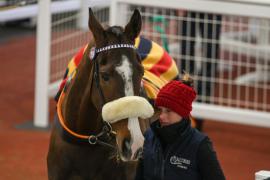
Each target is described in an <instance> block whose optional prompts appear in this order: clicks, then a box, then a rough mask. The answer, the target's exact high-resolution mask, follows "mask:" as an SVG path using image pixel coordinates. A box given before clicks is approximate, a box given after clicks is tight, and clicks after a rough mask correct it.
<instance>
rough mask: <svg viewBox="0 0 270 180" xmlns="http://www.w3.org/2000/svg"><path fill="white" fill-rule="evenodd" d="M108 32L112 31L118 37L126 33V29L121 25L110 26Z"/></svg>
mask: <svg viewBox="0 0 270 180" xmlns="http://www.w3.org/2000/svg"><path fill="white" fill-rule="evenodd" d="M106 32H107V33H111V34H113V35H115V36H116V37H121V36H123V35H124V29H123V28H122V27H120V26H112V27H109V28H108V29H107V30H106Z"/></svg>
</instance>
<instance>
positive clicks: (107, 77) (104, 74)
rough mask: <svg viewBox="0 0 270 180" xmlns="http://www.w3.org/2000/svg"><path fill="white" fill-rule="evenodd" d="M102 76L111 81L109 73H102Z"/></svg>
mask: <svg viewBox="0 0 270 180" xmlns="http://www.w3.org/2000/svg"><path fill="white" fill-rule="evenodd" d="M101 77H102V79H103V80H104V81H109V79H110V76H109V74H108V73H102V74H101Z"/></svg>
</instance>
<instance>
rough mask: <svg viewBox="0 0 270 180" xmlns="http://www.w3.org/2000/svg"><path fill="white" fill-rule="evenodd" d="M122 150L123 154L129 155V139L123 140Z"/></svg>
mask: <svg viewBox="0 0 270 180" xmlns="http://www.w3.org/2000/svg"><path fill="white" fill-rule="evenodd" d="M122 152H123V155H124V156H126V157H128V156H130V155H131V144H130V140H128V139H124V140H123V146H122Z"/></svg>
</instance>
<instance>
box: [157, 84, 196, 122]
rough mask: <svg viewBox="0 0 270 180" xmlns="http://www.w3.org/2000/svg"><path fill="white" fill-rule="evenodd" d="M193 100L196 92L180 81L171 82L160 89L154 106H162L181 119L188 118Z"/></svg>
mask: <svg viewBox="0 0 270 180" xmlns="http://www.w3.org/2000/svg"><path fill="white" fill-rule="evenodd" d="M195 98H196V92H195V90H194V89H193V88H192V87H190V86H188V85H186V84H184V83H182V82H180V81H171V82H169V83H168V84H166V85H165V86H163V87H162V88H161V89H160V91H159V93H158V95H157V98H156V100H155V106H157V107H160V106H163V107H166V108H168V109H170V110H172V111H174V112H176V113H177V114H179V115H180V116H181V117H188V116H189V115H190V112H191V110H192V102H193V101H194V99H195Z"/></svg>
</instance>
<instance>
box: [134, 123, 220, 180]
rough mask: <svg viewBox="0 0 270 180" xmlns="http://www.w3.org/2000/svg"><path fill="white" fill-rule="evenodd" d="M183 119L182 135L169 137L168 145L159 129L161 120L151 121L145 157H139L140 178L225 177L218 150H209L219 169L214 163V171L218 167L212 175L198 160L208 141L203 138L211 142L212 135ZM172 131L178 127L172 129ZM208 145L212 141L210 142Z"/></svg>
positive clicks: (190, 179) (196, 179) (188, 179)
mask: <svg viewBox="0 0 270 180" xmlns="http://www.w3.org/2000/svg"><path fill="white" fill-rule="evenodd" d="M185 121H188V120H185ZM181 123H182V126H184V127H182V128H181V130H180V132H179V134H178V135H176V134H174V136H171V137H169V139H172V142H171V143H167V144H166V146H164V143H163V142H162V140H161V139H162V138H161V137H160V136H159V134H158V133H157V132H156V131H155V126H157V124H158V122H154V123H153V124H152V125H151V128H149V130H148V131H147V132H146V133H145V143H144V151H143V158H142V159H141V160H140V161H139V165H138V168H137V173H136V180H202V179H215V180H223V179H225V177H224V175H223V172H222V170H221V168H220V166H219V163H218V161H217V159H216V155H215V152H214V151H213V152H211V153H208V154H210V156H213V157H214V158H212V159H214V161H215V162H214V164H215V166H216V167H217V168H216V169H217V171H216V170H215V169H214V168H212V167H211V165H210V171H213V170H214V171H216V172H214V173H213V178H206V176H208V175H205V176H204V172H201V171H202V170H203V168H202V169H200V166H201V165H202V163H201V162H198V161H199V160H200V159H202V158H199V157H198V156H199V153H200V152H198V151H199V150H200V147H201V146H202V144H205V143H203V142H209V141H208V140H209V138H208V137H207V136H206V135H204V134H202V133H200V132H199V131H197V130H196V129H194V128H192V127H191V126H190V123H189V122H188V123H186V122H181ZM168 129H169V128H168ZM178 129H179V128H178ZM169 130H170V129H169ZM172 131H175V130H174V129H172ZM167 134H170V132H168V133H167ZM207 145H209V144H208V143H207ZM207 156H209V155H207ZM210 159H211V158H210ZM204 160H205V159H204ZM204 160H203V161H204ZM207 163H208V162H204V165H205V166H207ZM210 163H211V162H210ZM206 171H208V170H206ZM207 173H208V172H207Z"/></svg>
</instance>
